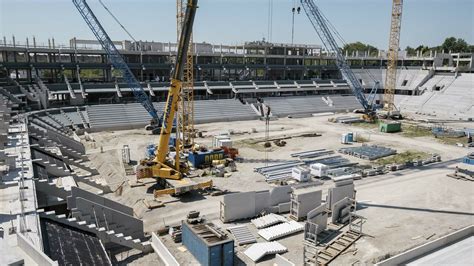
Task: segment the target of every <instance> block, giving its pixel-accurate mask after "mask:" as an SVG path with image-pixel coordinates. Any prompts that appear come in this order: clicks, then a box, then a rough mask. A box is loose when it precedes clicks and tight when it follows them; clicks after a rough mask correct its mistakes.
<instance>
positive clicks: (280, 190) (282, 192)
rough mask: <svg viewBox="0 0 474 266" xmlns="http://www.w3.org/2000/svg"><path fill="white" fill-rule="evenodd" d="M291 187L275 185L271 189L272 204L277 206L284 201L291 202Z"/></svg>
mask: <svg viewBox="0 0 474 266" xmlns="http://www.w3.org/2000/svg"><path fill="white" fill-rule="evenodd" d="M291 191H292V190H291V187H290V186H281V187H274V188H273V189H271V190H270V206H275V205H278V204H280V203H283V202H289V201H290V198H291Z"/></svg>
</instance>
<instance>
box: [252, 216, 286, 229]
mask: <svg viewBox="0 0 474 266" xmlns="http://www.w3.org/2000/svg"><path fill="white" fill-rule="evenodd" d="M286 221H287V220H286V218H285V217H283V216H281V215H278V214H274V213H270V214H267V215H264V216H262V217H258V218H255V219H252V220H251V222H252V223H253V225H255V227H257V228H258V229H261V228H265V227H269V226H272V225H275V224H279V223H284V222H286Z"/></svg>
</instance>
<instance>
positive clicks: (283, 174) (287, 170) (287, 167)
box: [254, 160, 305, 181]
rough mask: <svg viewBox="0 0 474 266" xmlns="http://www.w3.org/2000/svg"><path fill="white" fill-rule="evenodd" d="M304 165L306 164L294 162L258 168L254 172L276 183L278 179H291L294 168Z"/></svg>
mask: <svg viewBox="0 0 474 266" xmlns="http://www.w3.org/2000/svg"><path fill="white" fill-rule="evenodd" d="M304 164H305V163H304V162H301V161H297V160H294V161H289V162H286V163H281V164H274V165H270V166H264V167H256V168H255V169H254V171H255V172H257V173H259V174H262V175H263V176H265V180H266V181H275V180H278V179H285V178H291V171H292V169H293V167H295V166H299V165H304Z"/></svg>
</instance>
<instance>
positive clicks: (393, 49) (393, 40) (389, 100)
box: [378, 0, 403, 119]
mask: <svg viewBox="0 0 474 266" xmlns="http://www.w3.org/2000/svg"><path fill="white" fill-rule="evenodd" d="M402 10H403V0H393V5H392V20H391V26H390V39H389V48H388V54H387V57H388V63H387V75H386V76H385V91H384V96H383V102H384V107H383V110H380V111H379V112H378V113H379V114H380V116H383V117H387V118H397V119H399V118H401V114H400V111H399V110H397V108H396V107H395V102H394V94H395V87H396V82H397V64H398V50H399V46H400V30H401V26H402Z"/></svg>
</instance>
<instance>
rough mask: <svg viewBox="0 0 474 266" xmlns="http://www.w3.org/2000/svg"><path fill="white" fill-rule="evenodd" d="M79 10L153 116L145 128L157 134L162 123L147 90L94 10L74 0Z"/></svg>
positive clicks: (136, 97) (135, 94)
mask: <svg viewBox="0 0 474 266" xmlns="http://www.w3.org/2000/svg"><path fill="white" fill-rule="evenodd" d="M72 2H73V3H74V5H75V6H76V8H77V10H78V11H79V13H80V14H81V16H82V18H83V19H84V21H85V22H86V23H87V25H88V26H89V28H90V29H91V31H92V33H93V34H94V35H95V37H96V38H97V40H98V41H99V43H100V44H101V46H102V48H103V49H104V51H105V52H106V53H107V56H108V58H109V60H110V63H111V64H112V66H113V68H114V69H116V70H119V71H120V72H121V73H122V77H123V78H124V79H125V81H126V82H127V84H128V86H129V87H130V89H131V90H132V93H133V95H134V97H135V99H136V100H137V101H138V102H139V103H140V104H141V105H142V106H143V107H144V108H145V109H146V110H147V112H148V113H149V114H150V116H151V121H150V124H149V125H147V126H146V127H145V129H146V130H151V131H152V133H154V134H157V133H159V132H160V125H161V123H162V121H161V118H160V117H159V115H158V112H157V111H156V109H155V107H154V106H153V103H152V101H151V100H150V98H149V97H148V95H147V94H146V93H145V90H144V89H143V87H142V86H141V85H140V82H138V80H137V79H136V78H135V76H134V75H133V72H132V71H131V70H130V68H129V67H128V65H127V63H125V60H124V59H123V57H122V55H121V54H120V53H119V51H118V49H117V48H116V47H115V45H114V43H113V42H112V40H111V39H110V37H109V35H108V34H107V32H106V31H105V29H104V27H102V25H101V24H100V22H99V20H98V19H97V17H96V16H95V14H94V13H93V12H92V9H91V8H90V7H89V5H88V4H87V2H86V0H72Z"/></svg>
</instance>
